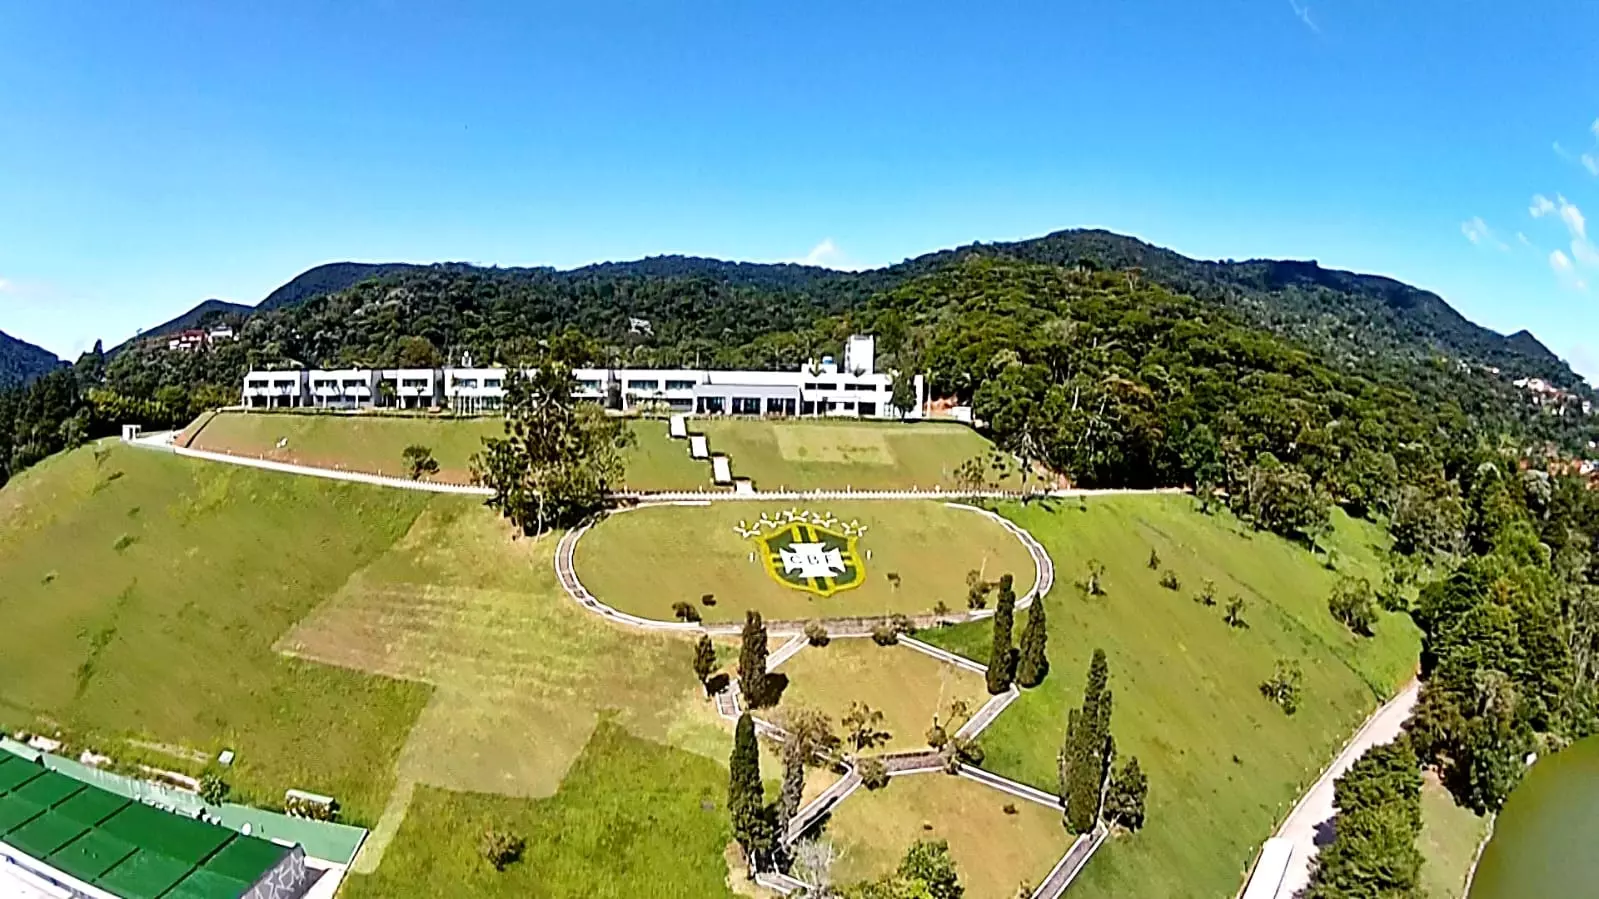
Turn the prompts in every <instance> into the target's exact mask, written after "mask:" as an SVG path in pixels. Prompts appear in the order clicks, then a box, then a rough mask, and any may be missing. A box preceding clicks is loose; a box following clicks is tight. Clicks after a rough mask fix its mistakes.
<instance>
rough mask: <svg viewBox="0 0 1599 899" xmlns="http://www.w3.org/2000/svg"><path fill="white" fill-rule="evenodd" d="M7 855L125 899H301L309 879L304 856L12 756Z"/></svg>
mask: <svg viewBox="0 0 1599 899" xmlns="http://www.w3.org/2000/svg"><path fill="white" fill-rule="evenodd" d="M0 853H5V854H9V855H14V854H15V853H21V854H23V855H25V856H27V857H28V858H30V859H32V860H34V861H35V862H37V863H42V865H43V866H44V869H42V870H34V873H35V874H37V875H39V876H44V877H47V878H48V877H51V876H52V873H53V872H55V873H59V874H63V875H66V876H67V877H69V878H71V879H72V880H75V881H77V882H78V883H79V884H84V885H88V886H90V887H92V888H94V889H95V890H97V891H99V892H102V893H104V894H106V895H108V896H113V897H118V899H240V897H244V896H246V895H249V896H250V897H252V899H254V897H256V896H262V897H271V899H292V897H294V896H297V895H299V894H300V893H303V891H304V890H303V888H304V886H305V885H306V883H305V881H306V880H307V878H306V877H304V876H303V874H304V852H303V851H302V850H299V849H298V848H295V849H289V848H286V847H284V846H280V845H278V844H276V843H272V842H268V841H267V840H263V839H259V838H257V837H251V836H245V835H244V834H241V833H237V832H235V831H232V830H228V829H227V828H225V827H219V826H217V825H215V824H209V823H206V822H204V821H198V820H195V819H193V818H188V817H184V816H181V815H176V814H172V813H170V812H165V811H161V810H160V809H157V808H154V807H152V806H148V805H143V804H141V803H138V802H135V801H133V800H131V799H128V798H127V797H124V796H119V795H117V794H115V793H111V792H108V791H106V790H102V789H100V788H99V787H96V786H91V785H90V784H86V783H84V782H82V781H79V780H75V779H73V778H71V777H68V776H66V775H64V774H60V773H57V772H55V771H50V770H48V769H46V768H45V767H44V766H43V765H40V764H38V763H37V762H32V761H28V760H27V759H24V758H21V757H19V756H15V755H11V754H9V753H3V752H0ZM15 861H17V863H18V864H20V865H22V866H23V867H24V868H30V869H32V868H33V867H34V866H29V865H27V864H26V862H24V861H23V860H21V859H15ZM67 885H68V886H74V887H75V885H73V884H67Z"/></svg>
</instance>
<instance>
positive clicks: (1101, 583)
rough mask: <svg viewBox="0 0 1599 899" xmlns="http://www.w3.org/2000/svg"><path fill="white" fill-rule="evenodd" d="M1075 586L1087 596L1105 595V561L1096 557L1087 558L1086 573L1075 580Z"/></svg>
mask: <svg viewBox="0 0 1599 899" xmlns="http://www.w3.org/2000/svg"><path fill="white" fill-rule="evenodd" d="M1077 586H1078V587H1079V588H1080V589H1081V590H1082V591H1083V592H1084V593H1086V594H1088V595H1089V596H1104V595H1105V563H1104V562H1101V561H1099V560H1098V559H1089V560H1088V573H1087V575H1086V576H1085V577H1084V578H1083V579H1082V580H1081V581H1078V582H1077Z"/></svg>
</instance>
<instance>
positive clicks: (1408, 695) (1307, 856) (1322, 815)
mask: <svg viewBox="0 0 1599 899" xmlns="http://www.w3.org/2000/svg"><path fill="white" fill-rule="evenodd" d="M1420 693H1421V682H1420V681H1411V682H1410V683H1409V684H1407V685H1405V688H1404V689H1403V690H1400V691H1399V694H1398V695H1397V696H1395V697H1394V698H1393V699H1390V700H1388V701H1387V702H1385V703H1383V704H1382V705H1381V706H1380V707H1379V708H1378V709H1377V711H1375V712H1372V713H1371V716H1370V717H1369V718H1367V719H1366V723H1364V724H1362V725H1361V726H1360V730H1357V731H1355V735H1354V736H1353V737H1350V738H1349V742H1348V743H1347V744H1345V745H1344V748H1343V751H1342V752H1340V753H1338V756H1337V758H1334V759H1333V760H1332V764H1330V765H1328V766H1327V768H1326V770H1324V771H1322V773H1321V777H1319V778H1317V779H1316V782H1315V783H1314V784H1311V786H1310V789H1309V790H1306V791H1305V795H1304V796H1302V797H1300V799H1299V802H1298V803H1297V804H1295V805H1294V808H1293V810H1292V811H1290V812H1289V813H1288V817H1287V818H1285V819H1284V820H1283V823H1282V826H1281V827H1279V828H1277V833H1276V834H1274V836H1275V837H1277V838H1279V839H1286V840H1290V841H1292V842H1293V853H1292V854H1291V855H1290V856H1289V859H1288V870H1287V872H1286V873H1285V874H1284V875H1283V879H1282V885H1281V886H1279V887H1278V888H1277V899H1290V897H1292V896H1294V895H1296V894H1298V893H1299V892H1300V891H1301V890H1303V889H1304V888H1305V887H1306V886H1309V884H1310V872H1311V868H1312V863H1313V862H1314V861H1315V860H1316V855H1317V854H1318V853H1320V852H1321V847H1322V846H1323V845H1324V844H1325V843H1326V842H1327V841H1328V840H1330V839H1331V838H1332V821H1333V815H1334V812H1335V810H1334V807H1333V792H1334V781H1336V780H1337V779H1338V778H1339V777H1342V776H1343V773H1344V772H1345V771H1347V770H1349V766H1350V765H1353V764H1354V763H1355V760H1356V759H1359V758H1360V757H1361V756H1362V755H1364V754H1365V753H1366V750H1368V749H1370V748H1371V747H1373V746H1381V745H1383V744H1385V743H1392V742H1393V741H1394V740H1395V739H1397V738H1398V737H1399V734H1400V732H1401V731H1402V730H1403V729H1404V724H1405V720H1406V719H1407V718H1409V717H1410V713H1411V711H1412V710H1413V709H1414V708H1415V707H1416V699H1417V697H1418V696H1419V695H1420Z"/></svg>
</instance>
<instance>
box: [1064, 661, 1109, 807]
mask: <svg viewBox="0 0 1599 899" xmlns="http://www.w3.org/2000/svg"><path fill="white" fill-rule="evenodd" d="M1111 704H1112V703H1111V690H1110V666H1109V663H1108V662H1106V660H1105V651H1104V650H1103V649H1096V650H1094V658H1093V660H1092V661H1091V662H1090V663H1089V666H1088V682H1087V684H1085V685H1084V687H1083V704H1082V706H1080V707H1078V708H1075V709H1072V710H1071V711H1070V712H1069V713H1068V715H1067V725H1066V741H1065V744H1064V745H1063V746H1062V747H1061V753H1060V783H1061V795H1062V796H1064V797H1065V798H1066V827H1067V829H1068V830H1070V831H1071V832H1072V833H1087V832H1088V831H1090V830H1092V829H1093V827H1094V822H1095V821H1096V820H1098V817H1099V803H1100V794H1101V791H1102V788H1103V786H1104V783H1105V777H1106V775H1107V774H1108V772H1109V769H1110V759H1111V753H1112V748H1111V738H1110V713H1111Z"/></svg>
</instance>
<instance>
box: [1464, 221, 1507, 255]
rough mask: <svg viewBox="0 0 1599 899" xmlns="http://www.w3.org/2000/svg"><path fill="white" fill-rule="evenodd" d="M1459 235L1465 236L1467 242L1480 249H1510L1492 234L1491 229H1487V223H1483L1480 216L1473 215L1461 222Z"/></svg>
mask: <svg viewBox="0 0 1599 899" xmlns="http://www.w3.org/2000/svg"><path fill="white" fill-rule="evenodd" d="M1460 233H1461V234H1464V235H1466V239H1467V240H1469V241H1471V242H1472V243H1474V244H1476V245H1477V246H1480V247H1494V248H1495V249H1500V250H1508V249H1510V247H1509V246H1508V245H1507V244H1506V243H1505V242H1504V241H1502V240H1500V239H1499V238H1498V237H1497V236H1496V235H1495V234H1494V232H1493V229H1492V228H1490V227H1488V223H1487V222H1485V221H1483V220H1482V216H1479V215H1474V216H1472V217H1471V218H1469V219H1466V220H1465V221H1463V222H1461V223H1460Z"/></svg>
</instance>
